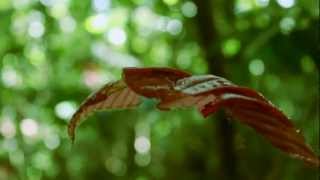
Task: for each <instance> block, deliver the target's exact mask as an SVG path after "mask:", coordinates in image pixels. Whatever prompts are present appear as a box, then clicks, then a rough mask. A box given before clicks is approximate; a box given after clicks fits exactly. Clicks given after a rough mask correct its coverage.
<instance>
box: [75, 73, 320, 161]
mask: <svg viewBox="0 0 320 180" xmlns="http://www.w3.org/2000/svg"><path fill="white" fill-rule="evenodd" d="M138 95H141V96H144V97H147V98H156V99H159V100H160V102H159V104H158V105H157V107H158V108H159V109H160V110H170V109H171V108H176V107H191V106H196V107H197V109H198V110H199V111H200V112H201V113H202V115H203V116H204V117H207V116H209V115H210V114H212V113H214V112H216V111H217V110H219V109H221V108H222V109H224V110H226V111H227V112H228V114H230V115H231V116H232V117H234V118H235V119H237V120H239V122H241V123H243V124H246V125H248V126H250V127H251V128H253V129H255V130H256V132H257V133H259V134H261V135H262V136H263V137H265V138H266V139H267V140H268V141H269V142H270V143H271V144H272V145H274V146H275V147H277V148H279V149H280V150H282V151H283V152H286V153H288V154H289V155H291V156H293V157H295V158H298V159H301V160H303V161H304V162H306V163H308V164H311V165H313V166H316V167H319V166H320V165H319V158H318V157H317V156H316V155H315V154H314V152H313V151H312V150H311V148H310V147H309V146H308V145H307V144H306V143H305V140H304V138H303V136H302V135H301V134H300V133H299V131H298V130H297V129H296V128H295V127H294V125H293V124H292V123H291V121H290V120H289V119H288V118H287V117H286V116H285V115H284V114H283V113H282V112H281V111H279V110H278V109H277V108H276V107H275V106H274V105H273V104H272V103H271V102H269V101H268V100H267V99H266V98H265V97H263V95H261V94H260V93H258V92H256V91H255V90H252V89H250V88H246V87H240V86H237V85H234V84H233V83H231V82H230V81H228V80H226V79H224V78H221V77H218V76H213V75H201V76H191V75H190V74H189V73H187V72H184V71H180V70H176V69H171V68H125V69H124V70H123V81H122V80H121V81H118V82H116V83H113V84H107V85H106V86H105V87H103V88H102V89H101V90H99V91H98V92H97V93H95V94H94V95H93V96H91V97H89V98H88V99H87V100H86V101H85V102H84V103H83V104H82V105H81V106H80V108H79V110H78V111H77V112H76V113H75V114H74V116H73V118H72V120H71V122H70V124H69V136H70V137H71V138H72V139H74V131H75V128H76V126H77V124H79V122H80V121H81V119H83V117H84V116H86V115H87V114H89V113H90V112H93V111H96V110H103V109H114V108H127V107H134V106H136V105H138V103H139V100H138V99H139V97H138Z"/></svg>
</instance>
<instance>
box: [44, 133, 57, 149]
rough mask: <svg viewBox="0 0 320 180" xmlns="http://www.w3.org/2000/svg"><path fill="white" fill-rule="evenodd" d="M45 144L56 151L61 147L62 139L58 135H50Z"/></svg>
mask: <svg viewBox="0 0 320 180" xmlns="http://www.w3.org/2000/svg"><path fill="white" fill-rule="evenodd" d="M44 144H45V145H46V147H47V148H48V149H50V150H54V149H56V148H58V147H59V145H60V138H59V136H58V135H57V134H49V135H47V136H46V137H45V139H44Z"/></svg>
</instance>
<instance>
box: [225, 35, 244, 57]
mask: <svg viewBox="0 0 320 180" xmlns="http://www.w3.org/2000/svg"><path fill="white" fill-rule="evenodd" d="M240 48H241V43H240V41H239V40H238V39H235V38H231V39H228V40H226V41H225V42H224V43H223V45H222V53H223V54H224V55H225V56H227V57H231V56H234V55H236V54H237V53H238V52H239V50H240Z"/></svg>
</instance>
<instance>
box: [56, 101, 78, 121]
mask: <svg viewBox="0 0 320 180" xmlns="http://www.w3.org/2000/svg"><path fill="white" fill-rule="evenodd" d="M76 108H77V107H76V104H75V103H74V102H71V101H62V102H59V103H58V104H57V105H56V106H55V109H54V110H55V113H56V115H57V116H58V117H59V118H61V119H64V120H70V118H71V117H72V115H73V113H74V112H75V111H76Z"/></svg>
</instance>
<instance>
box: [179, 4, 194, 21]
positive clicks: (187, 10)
mask: <svg viewBox="0 0 320 180" xmlns="http://www.w3.org/2000/svg"><path fill="white" fill-rule="evenodd" d="M181 11H182V14H183V15H184V16H186V17H189V18H191V17H194V16H196V15H197V12H198V9H197V6H196V5H195V4H194V3H193V2H191V1H187V2H185V3H183V5H182V6H181Z"/></svg>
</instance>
